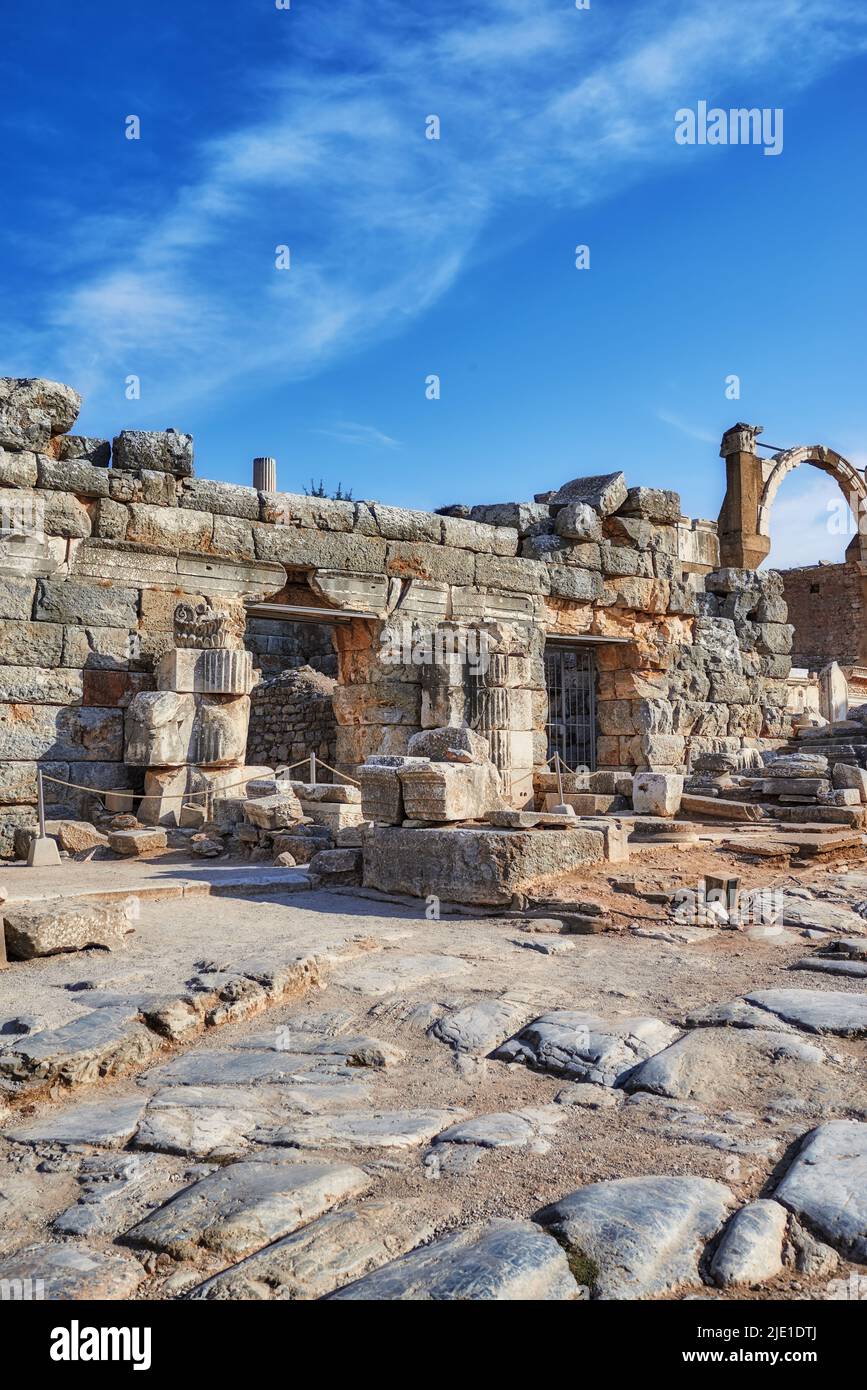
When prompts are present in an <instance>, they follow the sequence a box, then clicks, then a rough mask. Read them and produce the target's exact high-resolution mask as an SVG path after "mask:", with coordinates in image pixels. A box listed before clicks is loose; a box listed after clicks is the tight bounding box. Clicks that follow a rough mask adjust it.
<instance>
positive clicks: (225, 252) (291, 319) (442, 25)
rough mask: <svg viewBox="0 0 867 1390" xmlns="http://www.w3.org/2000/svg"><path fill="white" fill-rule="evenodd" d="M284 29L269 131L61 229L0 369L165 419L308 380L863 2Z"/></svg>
mask: <svg viewBox="0 0 867 1390" xmlns="http://www.w3.org/2000/svg"><path fill="white" fill-rule="evenodd" d="M291 22H292V26H293V28H292V45H293V48H292V54H291V59H290V57H289V56H287V50H286V49H282V48H281V47H279V46H278V45H277V44H276V43H275V51H274V58H273V63H272V65H271V67H270V69H269V70H267V71H265V72H263V73H257V75H256V80H257V84H258V86H259V88H261V90H262V92H263V93H264V95H265V97H266V98H267V100H266V101H265V100H263V101H262V103H261V109H262V110H263V111H264V112H266V114H263V115H262V116H261V117H260V118H259V119H258V120H248V121H247V122H246V123H244V124H242V125H238V126H237V127H235V128H232V127H231V126H227V128H226V129H224V130H223V131H222V132H221V133H220V134H218V135H215V136H211V137H210V138H208V139H205V140H203V141H202V142H201V143H200V144H199V145H198V146H195V147H189V148H185V149H183V150H182V151H181V152H180V153H179V156H178V165H179V168H178V173H179V174H180V177H176V179H175V183H176V191H175V192H174V194H173V195H172V197H171V198H170V199H169V201H168V202H167V203H164V204H163V205H162V206H161V207H159V208H158V209H155V210H154V211H153V213H150V211H149V210H148V209H146V208H145V209H142V208H138V209H136V210H134V211H131V212H130V213H128V214H122V213H121V214H112V217H111V238H110V240H109V241H108V242H107V241H106V238H105V229H104V227H102V228H101V226H100V222H99V220H98V219H95V218H94V217H93V209H92V207H88V208H87V209H83V210H82V213H81V216H80V218H79V219H76V216H75V211H74V209H73V210H72V211H71V214H70V220H71V223H72V225H71V227H70V230H69V234H68V236H67V238H66V252H65V263H64V267H63V286H62V292H60V293H58V292H57V287H56V286H52V292H51V295H50V296H49V295H46V296H45V298H44V299H43V300H42V301H41V302H40V301H35V302H33V303H32V304H31V305H30V309H31V313H30V317H29V320H28V322H27V323H7V324H6V325H5V326H4V328H3V329H2V330H0V353H2V356H3V359H4V361H6V362H7V363H15V364H18V365H17V366H16V368H15V369H16V370H21V371H24V370H27V369H29V370H31V371H38V370H49V369H50V370H51V371H52V372H53V373H54V374H56V375H60V376H63V377H65V378H66V379H69V380H72V381H75V382H76V383H77V384H81V385H82V386H83V387H84V389H85V391H87V392H90V393H92V394H93V395H94V396H95V397H96V398H97V400H98V399H99V397H100V394H101V392H102V390H103V388H105V387H106V385H107V383H109V382H110V383H111V391H112V395H113V397H114V398H115V399H116V393H117V383H118V381H119V380H121V379H122V378H123V377H124V376H125V375H127V374H128V373H136V374H137V375H140V376H141V377H142V378H143V379H144V380H145V381H146V382H147V390H148V394H149V399H150V400H151V401H152V402H157V403H158V406H159V408H165V409H166V410H168V409H170V408H172V407H173V406H174V405H175V404H179V403H181V402H188V401H189V400H190V399H191V398H192V397H195V396H204V395H207V394H208V393H214V392H217V391H220V392H223V393H224V392H225V391H226V390H227V389H231V388H232V387H233V386H236V385H240V384H241V383H244V382H247V381H248V380H249V378H250V377H251V375H253V374H256V373H267V375H268V379H269V382H270V383H272V384H273V383H275V382H278V381H281V380H291V379H298V378H301V377H303V376H305V375H308V374H310V373H313V372H316V371H318V370H320V369H321V368H322V367H323V366H325V365H326V364H328V363H330V362H332V361H334V360H335V359H337V358H339V357H341V356H345V355H347V354H350V353H352V352H356V351H358V350H359V349H360V348H361V347H362V346H364V345H365V344H368V343H370V342H374V341H377V340H382V339H383V338H385V337H387V336H388V335H391V334H395V333H398V332H400V331H401V329H402V328H403V327H404V326H405V325H406V323H407V322H409V321H410V320H412V319H413V318H415V317H416V316H418V315H419V314H421V313H423V312H424V311H425V310H426V309H428V308H429V307H430V306H431V305H433V304H434V303H435V302H436V301H437V300H438V299H439V298H440V297H441V296H442V295H443V294H444V293H445V292H446V291H447V290H448V289H449V288H450V287H451V286H453V285H454V284H455V282H456V281H457V280H458V278H459V277H460V275H461V273H462V271H463V270H464V269H465V268H466V267H467V265H468V263H469V262H470V261H471V260H473V259H475V258H478V257H480V256H484V255H485V254H486V249H487V248H494V247H496V245H497V242H498V236H497V234H496V233H495V231H493V230H492V228H494V229H495V228H496V227H497V223H498V221H499V222H501V223H502V224H503V225H504V234H508V235H512V229H511V225H509V226H508V228H506V224H509V223H510V218H509V212H510V208H511V207H512V205H513V204H514V201H515V200H516V199H520V200H523V201H524V203H525V204H527V202H528V201H529V202H530V203H531V204H532V205H533V206H536V207H539V206H541V207H544V208H545V209H546V210H547V209H549V208H553V207H556V206H570V207H576V208H578V207H581V206H586V205H587V204H589V203H591V202H592V201H593V200H595V199H598V198H600V197H603V196H606V195H609V194H612V193H614V192H616V191H618V190H620V189H622V188H623V187H625V186H627V185H628V184H629V183H630V182H632V181H634V180H635V179H637V178H639V177H643V176H645V175H646V174H647V173H648V172H650V171H651V170H653V169H654V168H656V167H658V166H659V165H662V164H665V163H667V162H671V163H674V162H675V161H676V160H677V159H678V158H680V159H681V161H682V162H683V166H684V168H686V158H685V152H684V151H683V150H682V149H680V147H677V146H676V145H675V143H674V140H673V113H674V110H675V109H676V108H677V107H678V106H680V105H683V104H685V103H691V102H693V101H695V100H696V99H697V98H698V97H701V96H704V97H712V98H714V99H720V100H722V99H724V98H725V97H726V95H727V93H729V92H731V93H732V95H738V94H739V92H740V91H742V90H743V89H744V87H745V84H748V83H749V84H751V85H752V90H755V83H756V80H757V79H759V78H760V79H762V80H763V81H765V82H766V83H767V87H768V91H769V104H774V105H778V104H779V102H780V100H781V99H782V97H783V96H784V95H786V94H793V93H794V92H795V91H797V90H798V89H799V88H800V87H802V86H803V85H805V84H807V83H809V82H810V81H811V80H813V79H814V78H815V77H817V76H819V75H820V74H821V73H822V72H824V71H826V70H827V68H828V67H829V65H831V64H833V63H834V62H836V61H837V60H838V59H839V58H841V57H843V56H851V54H852V52H853V51H856V50H858V49H861V48H863V47H864V46H865V42H867V14H865V12H864V6H863V3H862V0H812V3H811V4H809V5H804V4H803V3H802V0H729V3H727V4H725V5H720V4H719V3H718V0H670V3H667V4H665V5H660V6H652V5H642V6H636V7H634V9H632V11H631V12H629V11H627V12H626V13H624V11H623V9H622V7H621V8H617V7H615V8H614V9H612V10H611V11H610V12H609V11H608V10H606V8H605V7H602V6H599V7H594V8H593V9H592V10H591V11H579V10H576V9H575V8H574V7H572V6H570V5H568V4H566V3H563V2H562V0H536V2H535V3H531V2H530V0H463V2H462V3H459V0H442V3H440V4H439V5H437V6H436V7H435V9H434V10H431V9H430V8H429V7H424V8H422V7H420V6H419V7H416V6H414V5H412V4H408V3H407V0H381V3H380V4H378V5H377V6H376V8H375V10H372V9H371V7H370V5H369V3H368V2H367V0H343V3H342V4H341V5H340V7H339V8H338V9H337V10H336V11H335V10H334V9H333V7H326V9H324V10H323V11H322V13H321V14H317V13H316V12H315V10H314V9H313V7H308V8H307V9H306V10H300V9H299V10H298V11H294V10H293V12H292V21H291ZM770 94H772V95H773V99H772V100H771V99H770ZM429 114H436V115H438V116H439V117H440V119H441V122H442V138H441V139H440V140H439V141H434V140H426V139H425V138H424V122H425V117H426V116H428V115H429ZM688 153H689V152H687V155H688ZM166 177H167V181H169V180H171V178H172V171H170V170H167V171H166ZM280 244H288V245H289V246H290V247H291V249H292V269H291V270H290V271H278V270H276V269H275V268H274V255H275V248H276V247H277V246H278V245H280ZM107 245H108V246H109V248H110V249H109V251H108V253H107V252H106V246H107ZM111 248H113V249H111ZM22 355H23V356H24V357H26V358H27V360H26V361H24V360H22ZM669 423H671V424H674V425H675V428H681V426H680V425H678V424H675V420H674V417H672V418H671V419H670V420H669ZM687 432H688V431H687ZM698 437H700V438H701V437H703V436H702V435H701V434H699V435H698Z"/></svg>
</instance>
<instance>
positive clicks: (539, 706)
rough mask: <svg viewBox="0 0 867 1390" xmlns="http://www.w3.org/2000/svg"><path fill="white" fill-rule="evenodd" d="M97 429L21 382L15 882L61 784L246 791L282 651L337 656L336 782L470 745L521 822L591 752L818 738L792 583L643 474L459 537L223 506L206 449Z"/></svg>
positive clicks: (666, 764)
mask: <svg viewBox="0 0 867 1390" xmlns="http://www.w3.org/2000/svg"><path fill="white" fill-rule="evenodd" d="M79 408H80V399H79V397H78V395H77V393H76V392H75V391H74V390H72V388H70V387H68V386H64V385H61V384H59V383H54V382H49V381H43V380H38V379H37V380H17V379H14V378H5V379H2V380H0V507H2V516H0V522H2V526H0V579H2V583H0V604H2V608H0V670H2V674H0V855H6V856H8V855H11V854H12V853H13V852H14V843H15V833H16V829H19V828H27V827H31V826H32V825H33V824H34V822H35V815H36V812H35V801H36V771H37V768H39V767H41V768H42V769H43V771H44V772H45V773H46V775H47V776H49V777H52V778H57V779H59V782H48V781H46V791H47V795H48V798H49V802H50V807H52V808H54V809H55V811H56V810H59V809H61V808H63V810H64V811H65V812H66V813H71V814H74V815H80V814H83V813H85V814H86V812H87V809H88V805H89V801H90V800H92V798H90V797H89V795H88V791H87V790H81V788H85V789H87V788H91V789H94V790H95V791H104V790H105V789H108V788H111V789H123V788H129V789H130V790H132V791H135V792H138V793H141V792H142V791H147V794H148V796H149V797H150V796H153V797H155V798H159V796H160V795H162V794H163V793H164V791H165V786H168V785H171V786H172V787H173V788H174V787H177V786H179V785H180V784H181V782H183V783H184V788H185V789H189V788H190V786H191V779H192V781H195V782H196V785H197V786H200V785H201V783H202V780H203V779H204V782H205V783H206V784H208V783H213V784H214V785H216V784H218V783H222V784H223V785H225V784H227V783H229V781H230V779H232V778H234V779H235V780H237V779H238V777H239V776H240V775H243V774H244V768H245V767H246V766H247V765H248V764H247V747H246V743H247V722H248V718H249V695H250V690H251V689H252V688H253V683H254V681H255V667H254V665H253V664H252V662H251V661H250V659H249V658H250V655H251V652H252V653H253V654H255V652H256V646H257V643H258V644H261V630H262V625H264V624H274V623H283V622H285V623H287V624H295V623H298V622H305V623H314V624H315V625H316V626H317V627H318V628H319V629H320V630H321V629H322V628H323V626H326V627H328V628H330V629H331V631H332V633H333V642H334V647H335V651H336V664H337V675H336V682H337V683H336V686H335V689H334V694H333V712H334V718H335V721H336V735H335V740H334V758H335V766H337V767H339V768H340V769H341V770H342V771H345V772H347V773H349V774H352V773H353V771H355V770H357V769H358V767H359V766H360V765H361V764H363V763H364V762H365V759H366V758H367V757H368V756H369V755H371V754H373V755H390V754H393V755H403V754H406V752H407V748H408V745H409V741H410V739H411V738H412V736H413V735H414V734H416V733H418V732H419V731H420V730H422V729H432V728H441V727H443V726H455V725H457V726H460V725H465V726H468V727H470V728H472V729H474V730H476V731H477V732H478V733H479V734H480V735H482V736H483V737H484V738H485V739H486V740H487V742H488V745H489V748H490V756H491V760H492V762H493V764H494V765H495V767H496V769H497V771H498V773H499V776H500V780H501V788H502V796H503V798H504V804H506V805H507V806H510V807H513V808H516V809H520V808H522V807H526V806H531V805H532V803H533V784H534V774H536V775H537V774H539V773H540V772H541V771H544V769H545V767H546V765H547V763H548V762H549V760H550V759H551V757H552V756H553V754H554V752H561V753H562V752H563V750H564V749H567V748H570V747H571V748H580V749H583V750H585V756H582V757H581V759H580V761H581V762H582V763H583V764H584V765H586V766H588V767H590V768H591V769H593V768H596V767H598V768H599V769H611V770H612V771H617V770H623V771H625V772H634V771H637V770H642V769H650V770H656V771H662V772H670V773H678V772H683V771H685V770H686V769H687V767H688V765H689V763H690V761H691V760H692V759H693V758H694V757H696V756H697V755H698V754H701V753H706V752H717V751H721V752H725V751H734V750H738V749H741V748H749V747H755V746H758V745H759V744H761V743H762V742H766V741H771V742H775V741H776V742H782V741H784V740H785V739H786V738H788V736H789V735H790V733H791V714H790V713H789V712H788V711H787V709H786V699H787V692H786V678H787V676H788V673H789V666H790V659H789V652H790V648H791V640H792V630H791V627H790V626H789V625H788V622H787V612H786V604H785V601H784V597H783V583H782V580H781V578H780V576H779V575H778V574H775V573H773V572H768V573H757V572H755V571H754V570H751V569H749V568H731V567H729V568H720V565H719V543H718V539H717V529H716V526H715V525H714V524H713V523H712V522H709V521H696V520H690V519H689V518H687V517H684V516H683V515H682V514H681V508H680V499H679V497H678V495H677V494H676V493H674V492H671V491H667V490H662V489H657V488H647V487H632V488H630V487H629V486H628V485H627V480H626V478H625V476H624V474H623V473H622V472H620V471H618V470H615V471H613V472H609V473H605V474H602V475H594V476H589V477H581V478H576V479H574V480H572V481H571V482H568V483H566V484H564V485H562V486H560V487H559V488H555V489H552V490H550V491H547V492H540V493H538V494H537V495H536V497H535V499H533V500H530V501H517V502H506V503H497V504H491V505H486V506H476V507H467V506H455V507H447V508H445V509H443V511H441V512H438V513H429V512H422V511H410V510H406V509H403V508H398V507H392V506H388V505H386V504H383V503H380V502H374V501H347V500H342V501H334V500H330V499H327V498H320V497H308V496H301V495H296V494H293V493H286V492H267V491H259V490H257V489H256V488H253V487H241V486H237V485H234V484H228V483H218V482H211V481H208V480H206V479H199V478H196V477H195V476H194V468H193V441H192V438H191V437H190V436H189V435H186V434H181V433H177V432H175V431H172V430H168V431H163V432H155V431H137V430H127V431H123V432H121V433H120V434H119V435H118V436H117V437H116V438H115V439H114V440H113V441H112V442H111V443H109V442H108V441H106V440H99V439H91V438H86V437H83V436H76V435H73V434H71V433H70V431H71V430H72V428H73V426H74V423H75V420H76V417H77V415H78V411H79ZM540 481H542V480H540ZM253 629H256V640H255V641H251V631H252V630H253ZM564 650H565V651H567V652H568V653H572V654H573V656H572V658H570V660H569V661H565V662H564V661H563V660H558V661H557V663H556V667H557V672H556V678H555V674H554V665H555V663H554V661H553V655H554V653H555V652H562V651H564ZM575 653H578V654H579V657H580V660H577V661H576V660H575V659H574V654H575ZM272 674H273V672H272ZM573 735H574V736H575V737H574V738H573ZM579 735H580V740H581V741H580V742H579V741H576V740H577V739H578V736H579ZM293 750H294V741H293ZM60 783H73V784H75V785H74V786H72V787H68V786H65V785H60ZM158 783H159V785H157V784H158Z"/></svg>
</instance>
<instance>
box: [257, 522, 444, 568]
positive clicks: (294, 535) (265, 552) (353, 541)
mask: <svg viewBox="0 0 867 1390" xmlns="http://www.w3.org/2000/svg"><path fill="white" fill-rule="evenodd" d="M253 544H254V547H255V551H256V558H257V560H270V561H275V562H276V563H277V564H281V565H288V566H290V568H293V569H304V570H315V569H319V568H322V569H328V570H348V571H350V572H351V573H354V574H375V575H382V574H383V573H384V572H385V556H386V545H387V543H386V542H385V541H384V540H381V539H379V538H378V537H376V536H360V535H356V534H352V533H350V534H348V535H344V534H340V533H338V532H325V533H323V532H322V531H314V530H307V529H304V528H301V527H296V526H265V525H258V526H257V525H255V524H254V525H253ZM432 548H433V547H432Z"/></svg>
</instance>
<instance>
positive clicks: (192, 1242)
mask: <svg viewBox="0 0 867 1390" xmlns="http://www.w3.org/2000/svg"><path fill="white" fill-rule="evenodd" d="M369 1187H370V1179H369V1178H368V1177H367V1176H366V1175H365V1174H364V1173H363V1172H362V1171H361V1169H360V1168H355V1167H352V1166H351V1165H350V1164H343V1163H315V1162H311V1163H306V1162H305V1163H299V1162H290V1163H268V1162H264V1161H263V1162H250V1163H233V1164H231V1165H230V1166H229V1167H228V1168H222V1169H218V1170H217V1171H216V1172H215V1173H211V1174H210V1175H209V1176H208V1177H206V1178H202V1179H201V1180H200V1181H199V1182H197V1183H194V1184H193V1185H192V1186H191V1187H187V1188H185V1189H184V1191H183V1192H181V1193H179V1194H178V1196H177V1197H175V1198H174V1199H173V1200H172V1201H170V1202H168V1203H167V1204H166V1205H165V1206H162V1207H160V1208H159V1209H158V1210H157V1211H155V1212H153V1213H152V1214H151V1215H150V1216H146V1217H145V1219H144V1220H143V1221H141V1222H139V1223H138V1225H136V1226H133V1228H132V1229H131V1230H130V1231H128V1232H127V1233H126V1235H125V1236H124V1237H123V1240H124V1242H125V1243H126V1244H128V1245H133V1246H139V1247H144V1248H145V1249H146V1250H159V1251H165V1252H166V1253H167V1254H170V1255H174V1257H175V1258H176V1259H191V1258H195V1256H196V1252H197V1250H198V1249H200V1248H201V1249H203V1250H207V1251H210V1252H211V1253H212V1254H214V1255H219V1256H222V1257H224V1258H227V1259H235V1260H239V1259H242V1258H243V1257H244V1256H245V1255H249V1254H251V1253H252V1252H253V1251H254V1250H258V1249H260V1248H261V1247H262V1246H264V1245H267V1244H269V1243H270V1242H271V1241H276V1240H280V1239H282V1238H283V1237H284V1236H287V1235H290V1234H291V1233H292V1232H293V1231H296V1230H297V1229H298V1228H299V1226H303V1225H305V1224H306V1223H307V1222H309V1221H313V1220H314V1219H315V1218H316V1217H317V1216H321V1215H322V1214H323V1213H324V1212H326V1211H327V1210H328V1209H329V1208H330V1207H332V1206H334V1205H335V1204H336V1203H337V1202H340V1201H343V1200H345V1199H346V1198H347V1197H357V1196H360V1195H361V1194H362V1193H364V1192H365V1191H367V1189H368V1188H369Z"/></svg>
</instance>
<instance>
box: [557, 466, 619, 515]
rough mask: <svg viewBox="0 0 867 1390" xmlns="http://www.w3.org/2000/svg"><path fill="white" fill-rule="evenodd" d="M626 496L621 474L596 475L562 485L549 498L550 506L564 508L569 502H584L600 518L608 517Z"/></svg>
mask: <svg viewBox="0 0 867 1390" xmlns="http://www.w3.org/2000/svg"><path fill="white" fill-rule="evenodd" d="M627 495H628V489H627V487H626V478H625V477H624V475H623V473H596V474H593V475H592V476H589V477H586V478H573V479H572V481H571V482H569V483H564V484H563V486H562V487H561V488H559V489H558V490H557V491H556V492H555V493H554V496H553V497H552V498H551V506H552V507H565V506H567V505H568V504H569V503H570V502H584V503H585V504H586V505H587V506H588V507H592V508H593V510H594V511H596V512H598V513H599V515H600V516H609V515H610V514H611V512H616V511H617V509H618V507H621V506H622V505H623V503H624V502H625V501H626V498H627Z"/></svg>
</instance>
